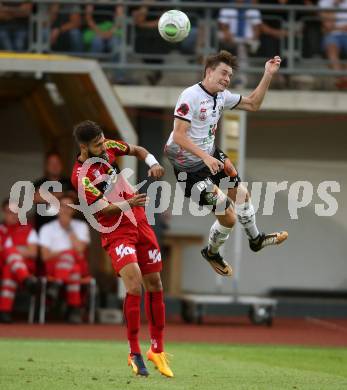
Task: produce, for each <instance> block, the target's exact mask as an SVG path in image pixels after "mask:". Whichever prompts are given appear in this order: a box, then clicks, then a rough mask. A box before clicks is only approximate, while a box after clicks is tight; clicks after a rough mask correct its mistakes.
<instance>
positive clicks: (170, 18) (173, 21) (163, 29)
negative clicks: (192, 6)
mask: <svg viewBox="0 0 347 390" xmlns="http://www.w3.org/2000/svg"><path fill="white" fill-rule="evenodd" d="M158 30H159V34H160V35H161V37H162V38H164V39H165V40H166V41H169V42H181V41H183V39H185V38H186V37H187V36H188V34H189V31H190V20H189V18H188V16H187V15H186V14H185V13H184V12H182V11H178V10H175V9H174V10H170V11H167V12H165V13H163V14H162V15H161V17H160V19H159V23H158Z"/></svg>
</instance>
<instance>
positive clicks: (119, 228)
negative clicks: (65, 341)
mask: <svg viewBox="0 0 347 390" xmlns="http://www.w3.org/2000/svg"><path fill="white" fill-rule="evenodd" d="M74 137H75V139H76V142H77V144H78V145H79V148H80V154H79V156H78V157H77V161H76V163H75V165H74V167H73V172H72V177H71V181H72V184H73V186H74V187H75V188H76V190H78V196H79V199H80V204H81V203H83V199H84V200H85V201H86V205H85V206H86V207H87V208H88V207H90V208H93V207H94V208H98V209H99V210H100V208H102V209H101V210H100V211H98V212H96V213H95V217H96V220H97V222H98V223H99V224H100V225H99V228H98V230H99V231H100V230H101V239H102V246H103V247H104V249H105V250H106V251H107V253H108V254H109V255H110V257H111V259H112V265H113V268H114V270H115V272H116V274H117V275H118V276H120V277H121V278H122V280H123V283H124V285H125V289H126V297H125V299H124V316H125V320H126V325H127V336H128V341H129V347H130V353H129V356H128V365H129V366H131V368H132V370H133V371H134V372H135V373H136V374H138V375H143V376H147V375H148V371H147V368H146V366H145V364H144V362H143V358H142V355H141V349H140V345H139V339H138V333H139V328H140V302H141V294H142V285H143V286H144V289H145V309H146V315H147V318H148V321H149V330H150V336H151V347H150V349H149V351H148V352H147V358H148V359H149V360H151V361H152V362H153V363H154V365H155V366H156V367H157V368H158V370H159V371H160V372H161V373H162V374H163V375H165V376H167V377H172V376H173V373H172V371H171V369H170V367H169V365H168V360H167V357H166V354H165V352H164V345H163V330H164V325H165V306H164V299H163V287H162V283H161V278H160V271H161V269H162V263H161V254H160V248H159V245H158V242H157V239H156V236H155V234H154V232H153V230H152V228H151V226H150V225H149V224H148V221H147V218H146V214H145V211H144V208H143V206H145V205H146V203H147V201H148V199H147V197H146V195H145V194H135V193H134V190H133V189H132V187H131V186H130V184H128V182H127V180H126V179H125V178H124V177H123V175H122V174H119V173H120V170H119V167H118V165H117V157H119V156H123V155H131V156H134V157H136V158H138V159H139V160H143V161H145V162H146V164H147V165H148V166H149V171H148V176H149V177H153V178H154V179H158V178H160V177H162V176H163V174H164V169H163V167H162V166H161V165H160V164H159V163H158V161H157V160H156V159H155V157H154V156H153V155H151V154H150V153H149V152H148V151H147V150H146V149H144V148H142V147H141V146H135V145H129V144H127V143H125V142H123V141H114V140H107V139H105V137H104V134H103V132H102V130H101V128H100V126H99V125H98V124H96V123H94V122H92V121H84V122H81V123H79V124H78V125H77V126H76V127H75V129H74ZM90 158H94V159H93V160H89V159H90ZM88 163H90V165H89V166H88V165H87V164H88ZM87 212H88V211H87ZM85 215H86V213H85ZM87 219H88V218H87ZM92 225H93V224H92ZM100 226H102V229H100Z"/></svg>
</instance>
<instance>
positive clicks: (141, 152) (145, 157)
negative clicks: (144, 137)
mask: <svg viewBox="0 0 347 390" xmlns="http://www.w3.org/2000/svg"><path fill="white" fill-rule="evenodd" d="M128 154H129V156H135V157H136V158H137V159H139V160H141V161H144V162H145V163H146V164H147V165H148V166H149V170H148V177H153V178H154V179H160V178H161V177H162V176H163V175H164V168H163V167H162V166H161V165H160V164H159V162H158V161H157V160H156V158H155V157H154V156H153V154H151V153H149V151H148V150H147V149H145V148H143V147H142V146H138V145H129V153H128Z"/></svg>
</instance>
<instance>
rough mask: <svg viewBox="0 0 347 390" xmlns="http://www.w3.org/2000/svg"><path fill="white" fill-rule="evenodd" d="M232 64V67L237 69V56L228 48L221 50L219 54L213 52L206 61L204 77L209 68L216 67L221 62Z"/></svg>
mask: <svg viewBox="0 0 347 390" xmlns="http://www.w3.org/2000/svg"><path fill="white" fill-rule="evenodd" d="M221 62H222V63H223V64H226V65H228V66H230V67H231V68H232V69H237V67H238V66H237V58H236V57H235V56H233V55H232V54H231V53H229V52H228V51H226V50H221V51H220V52H219V53H217V54H211V55H210V56H208V57H207V59H206V62H205V70H204V77H205V76H206V70H207V69H208V68H211V69H216V68H217V66H218V65H219V64H220V63H221Z"/></svg>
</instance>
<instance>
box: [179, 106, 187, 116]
mask: <svg viewBox="0 0 347 390" xmlns="http://www.w3.org/2000/svg"><path fill="white" fill-rule="evenodd" d="M188 112H189V106H188V104H187V103H182V104H181V105H180V106H179V107H178V108H177V114H178V115H180V116H186V115H187V114H188Z"/></svg>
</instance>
